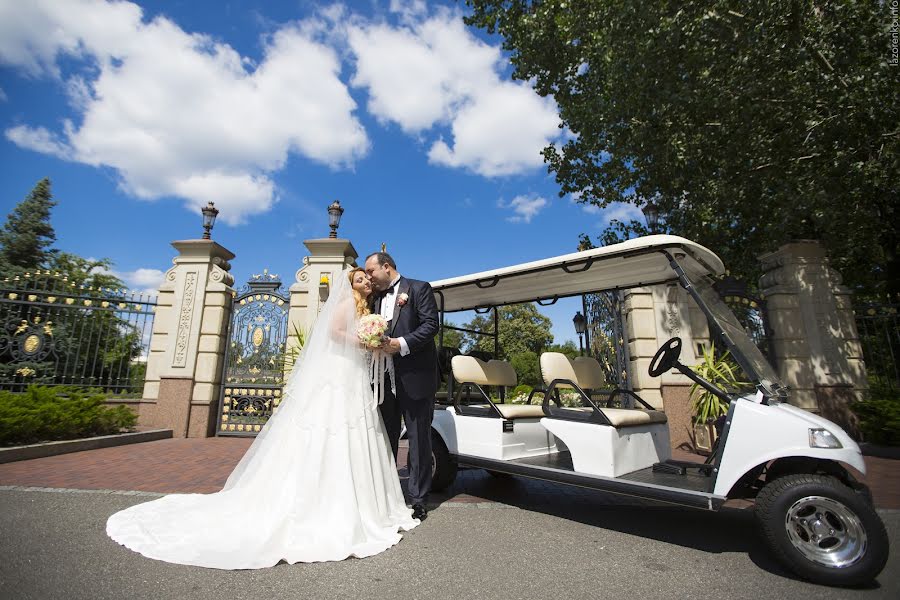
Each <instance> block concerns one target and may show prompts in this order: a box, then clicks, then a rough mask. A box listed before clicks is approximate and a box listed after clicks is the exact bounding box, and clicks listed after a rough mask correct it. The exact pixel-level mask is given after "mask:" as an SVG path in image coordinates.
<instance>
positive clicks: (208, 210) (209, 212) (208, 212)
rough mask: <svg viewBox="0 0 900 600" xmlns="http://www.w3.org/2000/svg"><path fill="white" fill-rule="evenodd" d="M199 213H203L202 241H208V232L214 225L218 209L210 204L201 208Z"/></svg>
mask: <svg viewBox="0 0 900 600" xmlns="http://www.w3.org/2000/svg"><path fill="white" fill-rule="evenodd" d="M200 212H202V213H203V239H204V240H208V239H210V236H209V232H210V231H212V228H213V225H215V224H216V216H217V215H218V214H219V209H218V208H216V205H215V204H213V203H212V202H210V203H208V204H207V205H206V206H205V207H204V208H201V209H200Z"/></svg>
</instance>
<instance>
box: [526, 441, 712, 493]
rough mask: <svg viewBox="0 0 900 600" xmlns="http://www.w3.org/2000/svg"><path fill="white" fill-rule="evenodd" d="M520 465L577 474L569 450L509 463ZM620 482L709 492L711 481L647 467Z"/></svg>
mask: <svg viewBox="0 0 900 600" xmlns="http://www.w3.org/2000/svg"><path fill="white" fill-rule="evenodd" d="M508 462H510V463H515V464H520V465H530V466H535V467H544V468H548V469H559V470H561V471H571V472H573V473H574V472H575V468H574V467H573V466H572V454H571V453H570V452H569V451H568V450H564V451H562V452H556V453H554V454H547V455H544V456H530V457H528V458H516V459H513V460H510V461H508ZM615 479H616V480H619V481H633V482H635V483H639V484H644V485H648V484H649V485H658V486H663V487H669V488H676V489H680V490H689V491H692V492H708V491H709V487H710V483H711V480H710V478H709V477H706V476H704V475H701V474H700V473H698V472H697V471H696V470H693V469H688V471H687V474H685V475H675V474H672V473H655V472H654V471H653V467H647V468H646V469H641V470H640V471H634V472H632V473H627V474H625V475H620V476H619V477H616V478H615Z"/></svg>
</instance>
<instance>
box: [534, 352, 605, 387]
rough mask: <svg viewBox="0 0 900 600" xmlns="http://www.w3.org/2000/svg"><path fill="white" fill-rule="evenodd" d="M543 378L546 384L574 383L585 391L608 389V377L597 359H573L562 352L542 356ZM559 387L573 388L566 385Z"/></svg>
mask: <svg viewBox="0 0 900 600" xmlns="http://www.w3.org/2000/svg"><path fill="white" fill-rule="evenodd" d="M541 376H542V377H543V378H544V384H545V385H550V382H551V381H553V380H554V379H565V380H569V381H574V382H575V383H576V384H578V387H580V388H581V389H583V390H598V389H603V388H605V387H607V382H606V376H605V375H604V373H603V369H602V368H600V363H599V362H597V359H596V358H591V357H589V356H579V357H578V358H575V359H571V358H569V357H568V356H566V355H565V354H563V353H561V352H544V353H543V354H541ZM557 387H561V388H562V387H565V388H571V387H572V386H571V385H569V384H565V383H559V384H558V385H557Z"/></svg>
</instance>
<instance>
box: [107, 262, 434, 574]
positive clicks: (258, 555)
mask: <svg viewBox="0 0 900 600" xmlns="http://www.w3.org/2000/svg"><path fill="white" fill-rule="evenodd" d="M336 279H337V280H338V281H337V283H336V284H335V286H334V289H333V290H332V292H331V295H330V297H329V299H328V301H327V302H326V303H325V305H324V307H323V308H322V311H321V312H320V314H319V317H318V319H317V321H316V324H315V326H314V328H313V330H312V332H311V333H310V335H309V339H308V341H307V343H306V345H305V346H304V348H303V350H302V352H301V354H300V357H299V358H298V360H297V363H296V366H295V367H294V370H293V372H292V373H291V376H290V378H289V380H288V382H287V385H286V386H285V389H284V392H283V394H282V395H283V400H282V402H281V405H280V406H279V407H278V408H277V409H276V412H275V414H273V415H272V417H271V418H270V419H269V421H268V422H267V423H266V425H265V427H263V429H262V431H261V432H260V433H259V435H258V436H257V437H256V439H255V440H254V442H253V444H252V445H251V446H250V448H249V449H248V450H247V453H246V454H245V455H244V457H243V458H242V459H241V461H240V462H239V463H238V465H237V466H236V467H235V469H234V471H233V472H232V473H231V475H230V476H229V477H228V480H227V481H226V483H225V487H224V488H223V489H222V491H220V492H217V493H215V494H173V495H169V496H165V497H163V498H160V499H158V500H154V501H152V502H147V503H145V504H139V505H137V506H132V507H131V508H128V509H125V510H123V511H121V512H118V513H116V514H114V515H113V516H111V517H110V518H109V520H108V521H107V524H106V533H107V534H108V535H109V536H110V537H111V538H112V539H114V540H115V541H117V542H119V543H120V544H122V545H124V546H126V547H128V548H130V549H131V550H134V551H135V552H139V553H141V554H143V555H144V556H147V557H149V558H155V559H158V560H163V561H166V562H172V563H179V564H184V565H196V566H201V567H212V568H216V569H260V568H265V567H271V566H272V565H275V564H276V563H278V562H279V561H280V560H285V561H287V562H288V563H296V562H318V561H329V560H343V559H345V558H348V557H350V556H355V557H357V558H364V557H366V556H371V555H373V554H377V553H379V552H382V551H384V550H386V549H388V548H390V547H391V546H393V545H394V544H396V543H397V542H399V541H400V539H401V537H402V536H401V535H400V533H399V532H400V530H407V531H408V530H409V529H412V528H413V527H415V526H416V525H418V524H419V521H418V520H416V519H413V518H412V516H411V510H410V509H408V508H407V507H406V503H405V501H404V498H403V492H402V491H401V489H400V481H399V479H398V477H397V467H396V464H395V462H394V457H393V454H392V453H391V448H390V445H389V443H388V439H387V435H386V433H385V429H384V424H383V422H382V420H381V416H380V414H379V412H378V406H377V404H376V402H375V399H374V397H373V392H372V387H371V385H370V380H369V370H368V368H367V367H368V359H367V355H366V351H365V350H364V349H363V347H362V346H361V345H360V343H359V340H358V339H357V334H356V325H357V321H358V319H359V317H360V316H361V315H364V314H367V313H368V312H369V303H368V301H367V300H368V297H369V295H370V294H371V293H372V286H371V284H370V283H369V280H368V278H367V277H366V274H365V272H364V271H363V270H362V269H353V270H351V271H349V272H348V274H347V277H346V278H345V277H338V278H336Z"/></svg>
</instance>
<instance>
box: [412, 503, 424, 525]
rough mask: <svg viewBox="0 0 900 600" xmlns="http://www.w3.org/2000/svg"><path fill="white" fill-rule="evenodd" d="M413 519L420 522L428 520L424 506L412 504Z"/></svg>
mask: <svg viewBox="0 0 900 600" xmlns="http://www.w3.org/2000/svg"><path fill="white" fill-rule="evenodd" d="M412 509H413V514H412V516H413V519H418V520H420V521H424V520H425V519H427V518H428V509H426V508H425V505H424V504H413V506H412Z"/></svg>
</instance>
